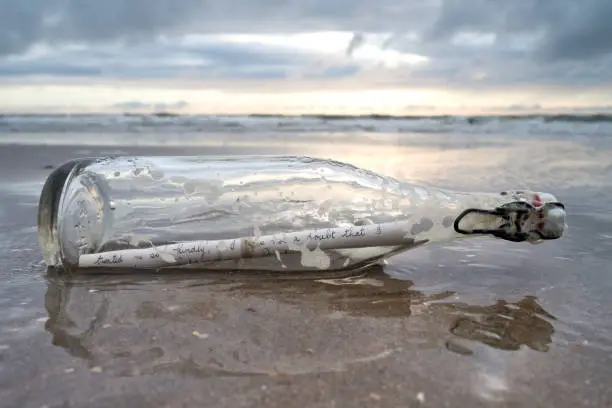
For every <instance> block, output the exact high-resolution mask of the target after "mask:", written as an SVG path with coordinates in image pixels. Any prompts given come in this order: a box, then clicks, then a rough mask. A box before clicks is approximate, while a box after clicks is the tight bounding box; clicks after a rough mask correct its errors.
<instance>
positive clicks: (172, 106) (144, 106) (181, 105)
mask: <svg viewBox="0 0 612 408" xmlns="http://www.w3.org/2000/svg"><path fill="white" fill-rule="evenodd" d="M188 107H189V104H188V103H187V102H185V101H177V102H174V103H164V102H155V103H151V102H142V101H128V102H121V103H116V104H113V105H111V106H109V108H111V109H120V110H126V111H131V110H136V111H138V110H153V111H157V112H160V111H168V110H170V111H173V110H182V109H186V108H188Z"/></svg>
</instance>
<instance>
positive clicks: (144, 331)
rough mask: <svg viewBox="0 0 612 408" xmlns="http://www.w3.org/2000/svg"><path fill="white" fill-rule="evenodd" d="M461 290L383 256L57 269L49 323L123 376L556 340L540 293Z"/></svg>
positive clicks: (286, 368)
mask: <svg viewBox="0 0 612 408" xmlns="http://www.w3.org/2000/svg"><path fill="white" fill-rule="evenodd" d="M454 295H455V293H453V292H441V293H433V294H426V293H424V292H422V291H419V290H415V289H414V287H413V283H412V282H411V281H405V280H399V279H396V278H392V277H390V276H388V275H386V274H385V273H384V272H383V269H382V268H381V267H373V268H369V269H367V270H365V271H362V272H361V273H360V274H359V275H358V276H350V277H339V278H338V277H331V278H329V277H321V278H317V279H312V278H307V277H305V278H303V279H296V278H291V279H282V278H280V277H278V276H277V277H264V278H259V277H253V276H251V277H247V276H242V277H241V276H234V277H232V278H231V279H228V278H223V277H222V278H219V277H209V278H204V277H202V276H197V275H191V276H188V275H183V276H176V275H160V276H132V277H129V276H122V277H109V276H87V277H79V278H72V279H65V278H60V277H54V276H48V288H47V292H46V299H45V307H46V309H47V312H48V314H49V319H48V320H47V322H46V330H47V331H48V332H49V333H50V334H51V335H52V342H53V344H54V345H55V346H58V347H61V348H63V349H64V350H66V352H68V353H69V354H70V355H71V356H73V357H77V358H79V359H83V360H85V361H86V362H87V363H86V364H87V365H88V366H89V367H90V368H91V367H95V366H100V365H103V366H105V367H106V368H105V369H110V371H112V372H114V373H115V374H117V375H124V376H131V375H138V374H145V373H157V372H164V371H170V372H173V373H174V374H179V375H197V376H217V375H254V374H266V373H270V372H277V373H279V374H283V373H284V374H292V373H297V371H296V370H298V369H299V370H302V371H301V372H303V371H308V372H320V371H337V370H344V369H347V367H348V366H349V365H350V364H361V363H364V362H367V361H371V360H372V359H378V358H386V356H388V355H390V354H392V353H393V352H395V351H396V350H398V349H403V350H409V349H410V348H411V347H421V348H422V347H426V348H429V349H435V348H438V347H440V345H441V344H444V343H445V341H444V340H445V339H448V337H450V338H451V340H450V341H452V340H453V339H464V340H467V344H468V346H459V347H449V346H448V344H449V343H448V342H449V341H448V340H447V341H446V344H447V348H448V349H449V350H451V351H454V352H459V353H461V354H470V352H469V350H467V352H466V350H463V348H464V347H469V344H470V341H474V342H480V343H482V344H485V345H487V346H490V347H494V348H498V349H504V350H518V349H519V348H521V346H527V347H529V348H531V349H533V350H538V351H546V350H547V348H548V345H549V344H550V343H551V341H552V340H551V336H552V334H553V332H554V329H553V326H552V324H551V323H550V322H549V320H553V321H554V320H555V319H554V317H553V316H551V315H550V314H548V313H547V312H546V311H545V310H543V309H542V307H541V306H540V305H539V304H538V303H537V300H536V299H535V298H534V297H529V296H527V297H524V298H523V299H521V300H520V301H518V302H516V303H509V302H506V301H504V300H500V301H498V302H496V303H495V304H493V305H490V306H477V305H467V304H459V303H454V302H453V301H452V299H451V298H452V297H453V296H454ZM334 337H335V338H334ZM441 339H442V341H440V340H441ZM334 344H335V346H334ZM463 344H465V343H463ZM334 347H335V348H334ZM292 370H293V371H292Z"/></svg>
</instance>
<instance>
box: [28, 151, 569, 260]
mask: <svg viewBox="0 0 612 408" xmlns="http://www.w3.org/2000/svg"><path fill="white" fill-rule="evenodd" d="M517 203H518V204H517ZM517 205H518V206H517ZM500 208H505V209H506V210H503V211H502V212H500ZM472 209H473V210H472ZM508 209H509V210H508ZM466 210H468V211H467V212H466ZM496 211H497V212H496ZM521 211H522V212H521ZM504 214H505V215H504ZM470 217H471V218H470ZM513 217H518V218H517V219H514V218H513ZM521 217H522V218H521ZM462 223H463V224H462ZM38 224H39V243H40V246H41V248H42V252H43V254H44V260H45V262H46V263H47V265H48V266H50V267H61V268H64V269H68V270H72V269H76V268H82V267H83V266H84V265H86V264H87V266H90V267H91V266H98V267H105V268H110V269H113V268H117V267H131V266H133V267H136V268H138V267H144V268H145V269H147V268H155V269H157V268H160V267H174V266H181V267H192V268H193V267H195V268H211V269H228V270H235V269H252V270H258V269H260V270H287V271H295V270H297V271H300V270H310V269H346V268H354V267H358V266H361V265H363V266H366V265H369V264H372V263H375V262H379V261H380V260H381V259H383V258H384V257H387V256H390V255H392V254H394V253H397V252H399V251H403V250H406V249H409V248H411V247H413V246H415V245H421V244H424V243H427V242H433V241H444V240H451V239H458V238H464V237H469V236H478V235H481V234H491V235H494V236H497V237H498V238H504V239H508V240H510V241H512V240H514V241H524V240H528V241H530V242H535V241H540V240H542V239H550V238H553V239H554V238H558V237H560V236H561V235H562V234H563V230H564V227H565V212H564V210H563V205H562V204H560V203H558V202H557V200H556V199H555V198H554V196H552V195H550V194H543V193H533V192H522V191H511V192H504V193H466V192H449V191H443V190H440V189H435V188H430V187H423V186H416V185H412V184H409V183H406V182H402V181H399V180H396V179H393V178H390V177H385V176H382V175H379V174H375V173H373V172H370V171H366V170H364V169H360V168H357V167H355V166H352V165H349V164H346V163H340V162H336V161H330V160H323V159H317V158H310V157H296V156H227V157H213V156H203V157H182V156H179V157H156V156H153V157H116V158H114V157H106V158H85V159H78V160H72V161H70V162H67V163H65V164H63V165H62V166H60V167H59V168H57V169H56V170H54V171H53V172H52V173H51V174H50V175H49V177H48V179H47V181H46V183H45V185H44V187H43V190H42V194H41V197H40V204H39V214H38ZM381 226H383V228H382V229H381ZM334 228H335V229H338V228H340V230H333V229H334ZM500 228H501V229H500ZM382 230H384V231H385V233H384V234H383V233H382V232H381V231H382ZM391 230H393V231H391ZM342 231H344V233H342ZM302 232H303V233H304V234H305V235H304V234H303V235H300V237H302V239H303V240H306V241H309V243H308V245H306V244H305V245H304V246H303V247H300V248H295V247H291V248H289V247H287V246H286V245H285V246H282V248H281V247H279V246H278V244H279V243H281V241H282V237H285V238H286V237H287V236H288V235H282V234H291V233H302ZM279 234H281V235H279ZM360 234H361V235H362V236H361V238H363V239H361V241H359V242H357V241H356V240H357V238H360ZM393 234H395V235H393ZM366 235H367V236H368V237H367V239H366V237H365V236H366ZM377 235H378V236H377ZM340 236H343V237H345V238H347V239H349V238H350V240H348V241H346V240H345V241H342V242H341V239H340ZM240 237H253V240H252V241H248V242H247V241H240V242H241V243H242V246H243V248H242V252H240V253H238V252H235V253H230V254H229V255H228V256H223V255H220V256H219V257H217V258H214V259H213V258H210V257H209V258H205V257H202V258H199V259H200V260H201V261H200V262H193V256H192V257H191V258H190V260H186V259H187V258H184V259H185V260H186V261H185V262H179V261H181V259H182V258H181V257H182V256H186V255H185V254H186V253H187V252H189V250H190V248H191V251H192V252H194V251H196V248H200V249H201V248H203V247H202V246H197V245H192V246H191V247H189V246H181V247H180V248H182V249H180V250H179V249H178V247H176V244H180V245H183V244H181V243H189V242H200V243H201V242H202V241H210V240H213V241H214V242H217V241H219V240H221V241H223V242H224V244H223V245H226V244H227V245H230V244H231V242H234V241H235V240H236V239H237V238H240ZM279 237H281V238H279ZM291 237H292V240H293V239H297V238H295V237H294V236H291ZM384 237H387V238H386V239H385V238H384ZM389 237H391V238H389ZM260 238H261V239H263V240H268V241H266V244H265V245H267V246H266V247H265V248H264V249H265V251H263V250H262V251H263V252H262V251H259V252H257V251H251V252H249V254H250V255H249V256H248V257H245V256H237V255H236V254H238V255H240V254H242V255H244V254H245V252H244V251H245V249H244V248H245V245H247V244H248V245H259V241H260ZM232 240H234V241H232ZM221 241H219V242H221ZM298 241H299V239H298ZM310 241H312V242H310ZM292 242H293V241H292ZM295 242H297V241H295ZM353 243H356V244H353ZM173 244H175V246H174V247H172V248H174V249H172V251H175V252H174V255H171V254H169V252H168V251H167V252H164V251H163V250H156V251H157V252H155V251H154V252H150V251H149V252H147V253H146V254H147V255H146V256H150V257H151V258H153V257H154V256H156V257H157V258H158V259H155V260H150V261H149V262H144V261H143V263H138V262H137V261H136V259H140V260H142V255H143V254H144V252H143V253H136V252H134V254H135V255H134V256H132V255H129V256H124V254H129V252H121V251H125V250H132V249H141V250H143V251H144V250H148V249H151V248H160V247H161V246H164V245H173ZM310 244H313V245H310ZM216 245H217V244H216ZM261 245H264V242H263V241H261ZM274 245H276V246H274ZM351 245H352V246H351ZM217 247H218V245H217ZM268 248H271V249H268ZM277 248H281V251H280V252H281V253H279V251H278V250H277ZM226 249H227V251H229V249H228V248H226ZM181 251H182V252H181ZM227 251H226V252H227ZM227 253H229V252H227ZM96 254H100V256H99V258H98V259H97V262H93V261H91V262H90V261H85V259H90V260H91V256H92V255H96ZM109 254H113V255H112V256H111V255H109ZM107 255H108V256H107ZM191 255H193V254H191ZM88 256H89V257H90V258H87V257H88ZM126 259H130V262H134V265H131V264H128V263H127V261H125V260H126ZM177 259H178V261H177ZM143 265H144V266H143Z"/></svg>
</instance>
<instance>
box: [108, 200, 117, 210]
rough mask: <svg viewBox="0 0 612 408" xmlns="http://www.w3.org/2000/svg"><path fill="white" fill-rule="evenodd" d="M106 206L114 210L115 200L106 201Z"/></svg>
mask: <svg viewBox="0 0 612 408" xmlns="http://www.w3.org/2000/svg"><path fill="white" fill-rule="evenodd" d="M108 206H109V207H110V209H111V211H114V210H115V208H117V204H115V202H114V201H110V202H109V203H108Z"/></svg>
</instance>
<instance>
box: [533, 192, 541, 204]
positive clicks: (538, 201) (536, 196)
mask: <svg viewBox="0 0 612 408" xmlns="http://www.w3.org/2000/svg"><path fill="white" fill-rule="evenodd" d="M533 205H535V206H536V207H540V206H542V199H541V198H540V195H539V194H536V195H535V197H534V198H533Z"/></svg>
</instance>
